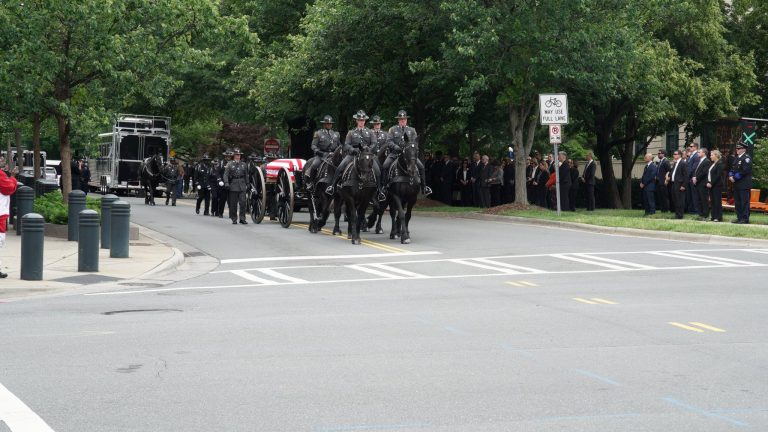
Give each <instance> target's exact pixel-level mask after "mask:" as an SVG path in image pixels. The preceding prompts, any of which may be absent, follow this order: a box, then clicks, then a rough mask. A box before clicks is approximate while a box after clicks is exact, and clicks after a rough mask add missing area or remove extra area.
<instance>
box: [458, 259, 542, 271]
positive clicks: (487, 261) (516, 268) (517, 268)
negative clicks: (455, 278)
mask: <svg viewBox="0 0 768 432" xmlns="http://www.w3.org/2000/svg"><path fill="white" fill-rule="evenodd" d="M473 261H477V262H480V263H484V264H489V265H492V266H498V267H504V268H508V269H512V270H514V271H521V272H525V273H544V271H543V270H538V269H534V268H530V267H523V266H519V265H514V264H509V263H505V262H499V261H494V260H492V259H488V258H475V259H474V260H473Z"/></svg>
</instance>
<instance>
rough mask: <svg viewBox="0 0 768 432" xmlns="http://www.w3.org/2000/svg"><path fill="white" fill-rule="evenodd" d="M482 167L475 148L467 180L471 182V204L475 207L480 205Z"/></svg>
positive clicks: (478, 153)
mask: <svg viewBox="0 0 768 432" xmlns="http://www.w3.org/2000/svg"><path fill="white" fill-rule="evenodd" d="M482 169H483V165H482V163H481V161H480V152H478V151H477V150H475V152H474V153H472V165H470V173H471V176H470V178H469V182H470V183H472V204H474V206H475V207H480V172H481V171H482Z"/></svg>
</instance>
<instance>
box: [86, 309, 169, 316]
mask: <svg viewBox="0 0 768 432" xmlns="http://www.w3.org/2000/svg"><path fill="white" fill-rule="evenodd" d="M139 312H184V311H183V310H181V309H126V310H116V311H109V312H102V313H101V314H102V315H117V314H124V313H139Z"/></svg>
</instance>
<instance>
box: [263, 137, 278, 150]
mask: <svg viewBox="0 0 768 432" xmlns="http://www.w3.org/2000/svg"><path fill="white" fill-rule="evenodd" d="M279 152H280V140H279V139H276V138H267V139H265V140H264V153H279Z"/></svg>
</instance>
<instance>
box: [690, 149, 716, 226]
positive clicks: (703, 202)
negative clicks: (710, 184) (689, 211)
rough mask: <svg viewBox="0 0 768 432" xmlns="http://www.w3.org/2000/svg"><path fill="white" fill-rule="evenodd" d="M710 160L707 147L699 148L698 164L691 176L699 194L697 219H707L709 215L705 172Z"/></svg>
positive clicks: (707, 169)
mask: <svg viewBox="0 0 768 432" xmlns="http://www.w3.org/2000/svg"><path fill="white" fill-rule="evenodd" d="M710 165H712V162H710V160H709V154H708V152H707V149H705V148H704V147H702V148H701V149H699V164H698V165H697V166H696V171H695V172H694V173H693V176H692V177H691V182H692V183H693V188H695V189H696V191H695V192H696V194H697V195H698V196H699V220H707V218H708V217H709V189H707V174H708V173H709V167H710Z"/></svg>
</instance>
